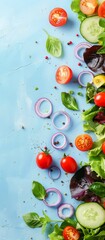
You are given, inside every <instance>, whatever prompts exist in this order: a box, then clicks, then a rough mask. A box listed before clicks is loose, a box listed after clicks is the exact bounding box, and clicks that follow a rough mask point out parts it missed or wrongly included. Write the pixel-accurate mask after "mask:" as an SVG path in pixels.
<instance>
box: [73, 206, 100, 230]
mask: <svg viewBox="0 0 105 240" xmlns="http://www.w3.org/2000/svg"><path fill="white" fill-rule="evenodd" d="M76 218H77V221H78V222H79V223H80V224H81V225H82V226H83V227H85V228H92V229H95V228H98V227H100V226H101V225H103V224H104V223H105V210H104V208H103V207H101V206H100V205H99V204H98V203H95V202H89V203H82V204H80V205H79V206H78V207H77V209H76Z"/></svg>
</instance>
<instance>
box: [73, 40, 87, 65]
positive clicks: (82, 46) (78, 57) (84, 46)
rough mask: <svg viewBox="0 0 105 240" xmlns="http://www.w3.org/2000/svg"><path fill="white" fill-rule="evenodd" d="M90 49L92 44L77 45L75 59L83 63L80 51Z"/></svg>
mask: <svg viewBox="0 0 105 240" xmlns="http://www.w3.org/2000/svg"><path fill="white" fill-rule="evenodd" d="M88 47H91V44H90V43H86V42H82V43H79V44H78V45H76V46H75V48H74V55H75V57H76V58H77V59H79V60H80V61H82V62H83V61H84V59H83V56H82V57H81V56H80V51H81V50H82V49H85V48H88Z"/></svg>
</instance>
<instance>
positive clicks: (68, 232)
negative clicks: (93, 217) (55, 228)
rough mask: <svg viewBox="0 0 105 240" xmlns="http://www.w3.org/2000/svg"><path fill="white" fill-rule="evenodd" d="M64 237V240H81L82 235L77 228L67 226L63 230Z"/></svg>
mask: <svg viewBox="0 0 105 240" xmlns="http://www.w3.org/2000/svg"><path fill="white" fill-rule="evenodd" d="M63 237H64V240H79V239H80V233H79V231H78V230H77V229H76V228H74V227H72V226H67V227H65V228H64V230H63Z"/></svg>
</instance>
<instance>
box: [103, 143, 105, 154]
mask: <svg viewBox="0 0 105 240" xmlns="http://www.w3.org/2000/svg"><path fill="white" fill-rule="evenodd" d="M102 152H103V153H104V154H105V142H103V143H102Z"/></svg>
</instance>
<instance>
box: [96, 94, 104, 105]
mask: <svg viewBox="0 0 105 240" xmlns="http://www.w3.org/2000/svg"><path fill="white" fill-rule="evenodd" d="M94 103H95V105H97V106H98V107H105V92H99V93H97V94H96V95H95V96H94Z"/></svg>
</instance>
